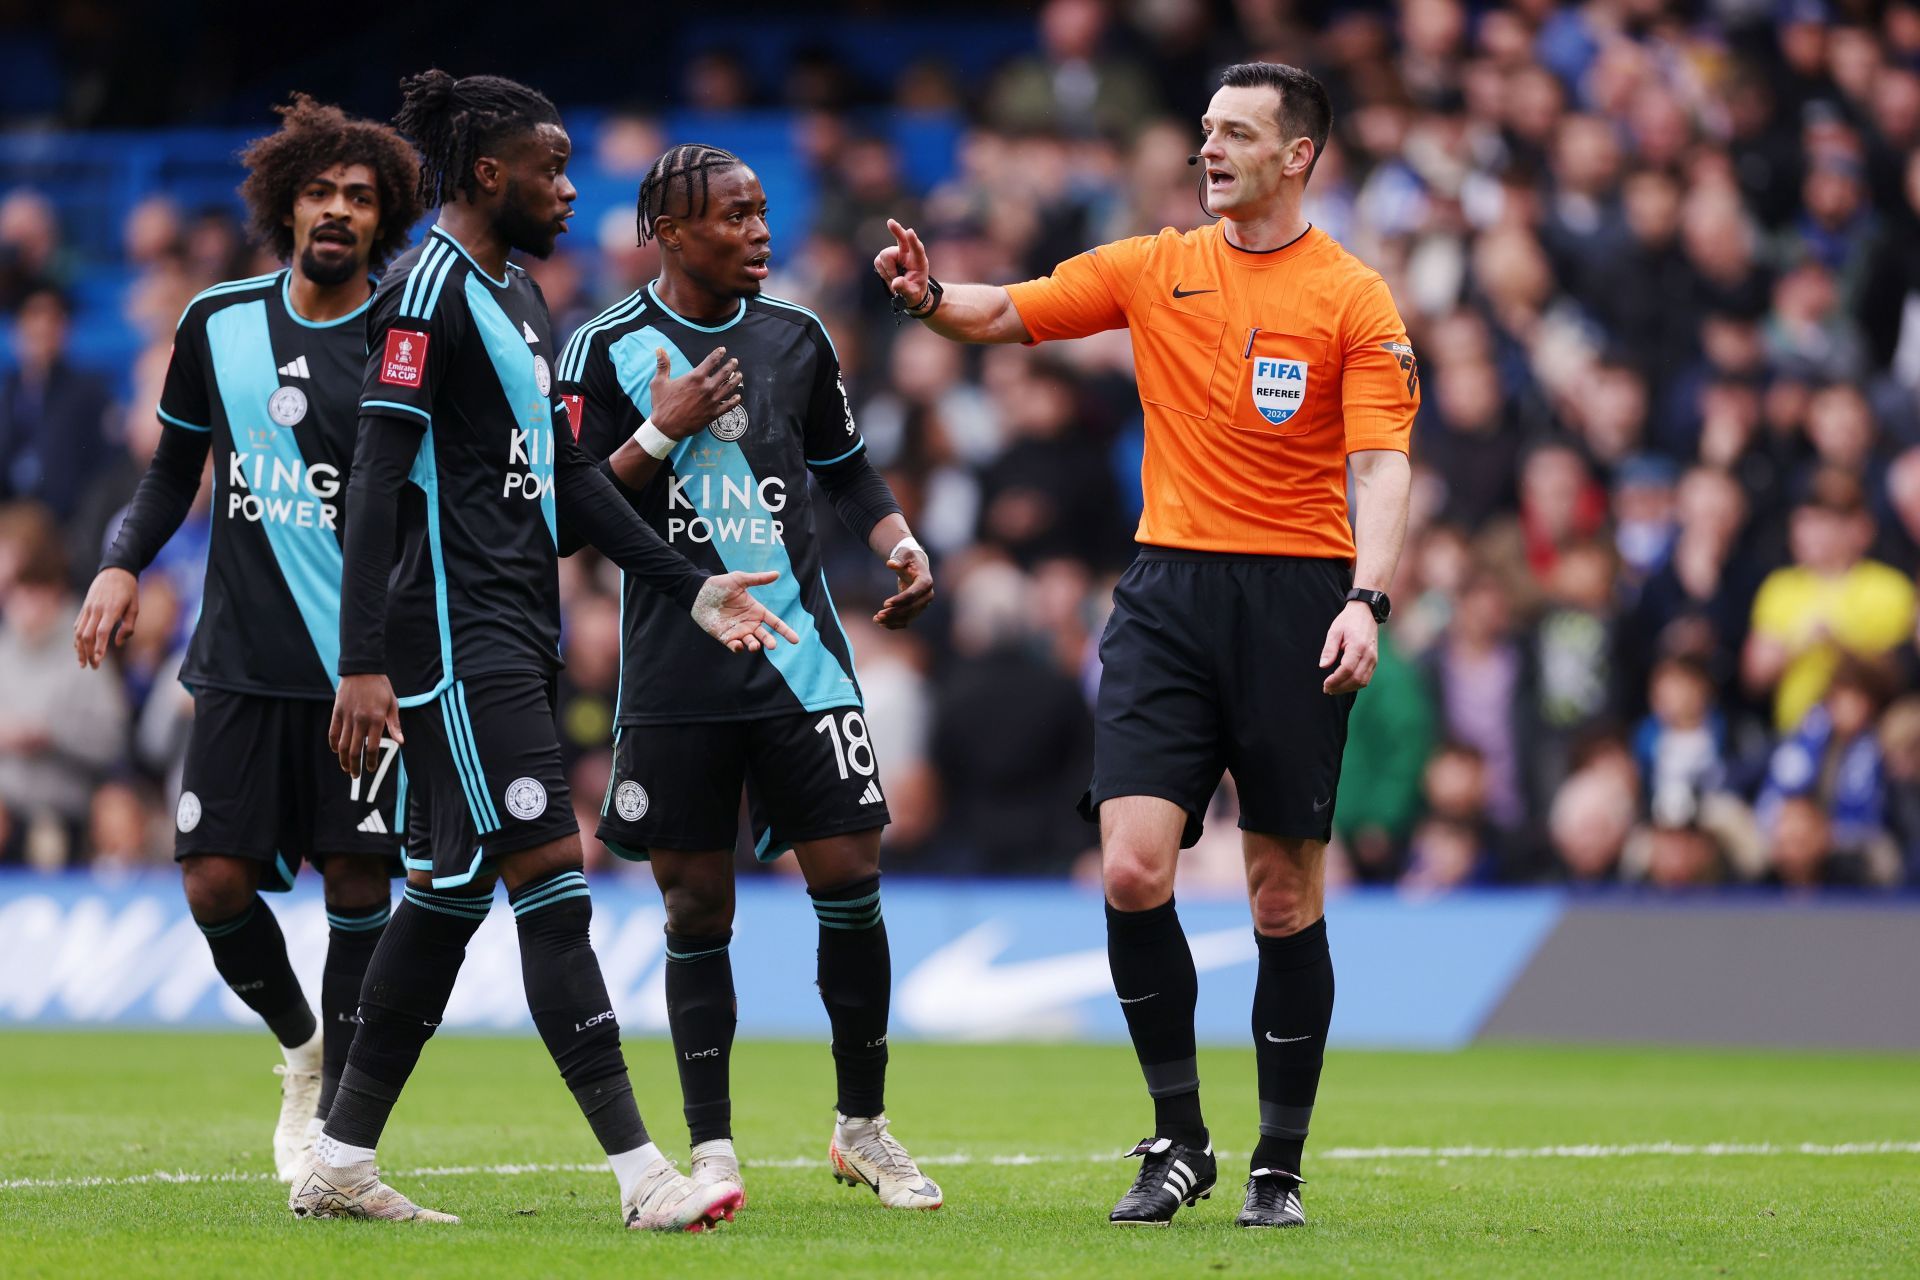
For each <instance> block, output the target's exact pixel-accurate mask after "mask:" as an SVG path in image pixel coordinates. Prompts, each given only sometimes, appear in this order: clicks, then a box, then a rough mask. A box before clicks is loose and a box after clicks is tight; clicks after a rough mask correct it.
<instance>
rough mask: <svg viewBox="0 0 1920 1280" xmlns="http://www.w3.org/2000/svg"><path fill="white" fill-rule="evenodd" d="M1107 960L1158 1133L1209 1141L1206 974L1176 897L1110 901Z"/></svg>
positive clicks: (1193, 1142) (1197, 1143) (1190, 1142)
mask: <svg viewBox="0 0 1920 1280" xmlns="http://www.w3.org/2000/svg"><path fill="white" fill-rule="evenodd" d="M1107 965H1108V967H1109V968H1110V969H1111V970H1112V972H1113V989H1114V991H1116V992H1117V993H1118V994H1119V996H1120V1009H1121V1012H1123V1013H1124V1014H1126V1017H1127V1034H1128V1035H1130V1036H1132V1037H1133V1052H1134V1056H1135V1057H1137V1058H1139V1059H1140V1070H1141V1072H1142V1073H1143V1074H1144V1075H1145V1076H1146V1078H1147V1093H1148V1094H1149V1095H1150V1096H1151V1097H1152V1098H1153V1132H1154V1135H1155V1136H1156V1137H1161V1138H1171V1139H1173V1140H1174V1141H1175V1142H1178V1143H1181V1144H1182V1145H1184V1146H1189V1147H1204V1146H1206V1145H1207V1126H1206V1121H1205V1120H1204V1119H1202V1117H1201V1114H1200V1064H1199V1059H1198V1055H1197V1053H1196V1051H1195V1048H1194V1036H1193V1010H1194V1005H1195V1004H1196V1003H1197V1002H1198V1001H1199V998H1200V977H1199V975H1198V974H1197V973H1196V972H1195V971H1194V967H1193V952H1192V951H1191V950H1190V949H1189V948H1188V947H1187V935H1186V933H1185V932H1184V931H1183V930H1182V929H1181V928H1180V916H1179V914H1178V913H1177V912H1175V911H1174V907H1173V899H1172V898H1168V899H1167V900H1166V901H1165V902H1164V903H1162V904H1161V905H1159V906H1157V907H1149V908H1147V909H1146V910H1145V911H1122V910H1120V909H1119V908H1118V907H1116V906H1114V905H1113V904H1112V903H1108V904H1107Z"/></svg>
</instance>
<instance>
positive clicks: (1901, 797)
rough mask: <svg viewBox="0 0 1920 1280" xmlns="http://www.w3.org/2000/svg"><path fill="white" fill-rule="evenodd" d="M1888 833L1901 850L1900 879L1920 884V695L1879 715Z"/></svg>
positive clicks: (1901, 702) (1903, 701)
mask: <svg viewBox="0 0 1920 1280" xmlns="http://www.w3.org/2000/svg"><path fill="white" fill-rule="evenodd" d="M1880 763H1881V768H1882V769H1883V770H1884V774H1885V778H1884V781H1885V785H1886V821H1887V832H1888V834H1889V835H1891V836H1892V837H1893V839H1894V842H1895V844H1896V845H1897V846H1898V847H1899V850H1900V861H1901V864H1902V876H1901V878H1902V879H1903V880H1904V881H1906V883H1908V884H1920V694H1912V693H1910V694H1907V695H1906V696H1905V697H1903V698H1901V699H1900V700H1899V701H1897V702H1895V703H1894V704H1893V705H1892V706H1891V707H1888V708H1887V711H1886V714H1885V715H1883V716H1881V717H1880Z"/></svg>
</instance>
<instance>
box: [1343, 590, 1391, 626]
mask: <svg viewBox="0 0 1920 1280" xmlns="http://www.w3.org/2000/svg"><path fill="white" fill-rule="evenodd" d="M1355 600H1358V601H1359V602H1360V603H1361V604H1363V605H1365V606H1367V608H1368V609H1370V610H1371V611H1372V612H1373V620H1374V621H1375V622H1385V621H1386V620H1387V615H1389V614H1391V613H1392V612H1393V601H1391V600H1389V599H1387V593H1386V592H1384V591H1366V590H1362V589H1361V588H1359V587H1355V588H1354V589H1353V590H1351V591H1349V592H1347V603H1348V604H1352V603H1353V602H1354V601H1355Z"/></svg>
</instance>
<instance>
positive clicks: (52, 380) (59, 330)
mask: <svg viewBox="0 0 1920 1280" xmlns="http://www.w3.org/2000/svg"><path fill="white" fill-rule="evenodd" d="M72 320H73V311H72V308H71V307H70V306H69V305H68V303H67V300H66V298H65V297H63V296H62V295H61V294H60V293H59V292H58V291H57V290H54V289H51V288H40V289H35V290H33V291H32V292H30V293H28V294H27V295H26V296H25V297H24V298H23V299H22V300H21V302H20V314H19V317H18V318H17V319H16V321H15V323H14V329H13V356H14V360H15V366H14V368H13V370H12V371H11V372H9V373H8V374H7V375H6V377H5V379H4V380H0V502H6V501H14V500H19V499H31V500H33V501H35V502H40V503H44V504H45V505H46V506H47V507H48V508H49V509H50V510H51V511H52V512H53V516H54V519H56V520H60V521H63V522H64V521H65V520H67V519H68V518H69V517H70V516H72V515H73V513H74V511H75V509H76V508H77V507H79V505H80V499H81V496H82V495H83V494H84V493H85V491H86V486H87V481H88V479H89V477H90V476H91V475H92V473H93V471H94V470H95V469H96V468H98V467H101V466H103V465H104V464H105V462H106V460H107V452H106V446H105V444H104V437H103V431H104V424H105V421H106V416H107V409H108V406H109V403H110V397H109V396H108V394H107V386H106V383H105V382H103V381H101V379H100V378H98V377H96V376H95V375H93V374H91V373H87V372H85V371H83V370H80V369H76V368H74V367H73V365H72V364H70V363H69V362H68V360H67V337H68V330H69V326H70V324H71V322H72Z"/></svg>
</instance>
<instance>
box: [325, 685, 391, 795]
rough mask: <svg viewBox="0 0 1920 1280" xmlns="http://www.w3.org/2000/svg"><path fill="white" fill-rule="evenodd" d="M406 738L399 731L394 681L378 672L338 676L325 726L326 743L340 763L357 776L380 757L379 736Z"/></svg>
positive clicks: (352, 774)
mask: <svg viewBox="0 0 1920 1280" xmlns="http://www.w3.org/2000/svg"><path fill="white" fill-rule="evenodd" d="M383 736H385V737H388V738H392V739H393V740H394V741H395V742H402V743H403V742H405V741H406V740H407V737H406V735H405V734H403V733H401V732H400V704H399V703H398V702H396V701H395V700H394V696H393V684H392V683H391V682H390V681H389V680H388V679H387V678H386V677H385V676H383V675H381V674H379V673H378V672H369V673H366V674H363V675H357V676H341V677H340V688H339V690H338V692H336V693H335V694H334V695H333V723H331V724H329V725H328V726H327V746H328V747H330V748H331V749H332V750H333V753H334V754H335V755H337V756H339V757H340V767H341V768H342V769H345V770H346V771H347V774H348V776H350V777H355V778H357V777H359V776H360V775H361V774H362V773H363V772H365V771H366V770H367V769H370V768H372V767H373V765H374V762H375V761H377V760H378V759H379V758H380V739H381V738H382V737H383Z"/></svg>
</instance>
